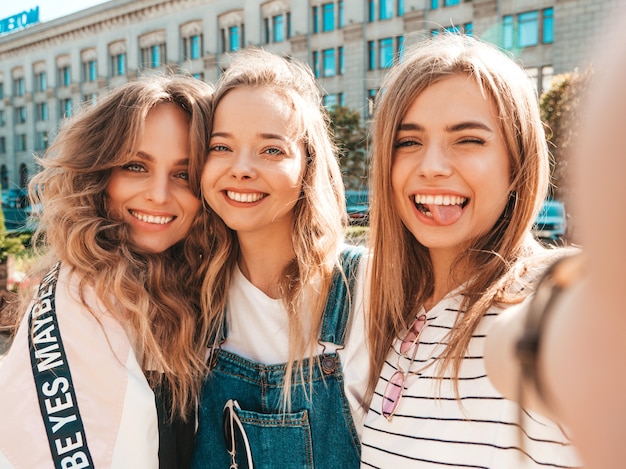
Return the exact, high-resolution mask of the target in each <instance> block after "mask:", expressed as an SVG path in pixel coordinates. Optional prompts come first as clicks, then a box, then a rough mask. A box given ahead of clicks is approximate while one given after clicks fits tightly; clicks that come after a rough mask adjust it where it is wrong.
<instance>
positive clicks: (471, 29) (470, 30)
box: [463, 22, 474, 36]
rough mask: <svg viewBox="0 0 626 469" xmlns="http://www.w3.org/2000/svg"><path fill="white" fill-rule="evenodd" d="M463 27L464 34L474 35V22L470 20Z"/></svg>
mask: <svg viewBox="0 0 626 469" xmlns="http://www.w3.org/2000/svg"><path fill="white" fill-rule="evenodd" d="M463 29H464V30H465V34H467V35H468V36H473V35H474V23H472V22H469V23H465V24H464V25H463Z"/></svg>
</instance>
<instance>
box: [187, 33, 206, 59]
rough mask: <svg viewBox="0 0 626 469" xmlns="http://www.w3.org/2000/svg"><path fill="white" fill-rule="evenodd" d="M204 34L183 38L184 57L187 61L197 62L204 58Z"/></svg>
mask: <svg viewBox="0 0 626 469" xmlns="http://www.w3.org/2000/svg"><path fill="white" fill-rule="evenodd" d="M202 39H203V38H202V34H195V35H193V36H189V37H185V38H183V56H184V57H185V58H186V59H190V60H197V59H199V58H200V57H202V42H203V41H202Z"/></svg>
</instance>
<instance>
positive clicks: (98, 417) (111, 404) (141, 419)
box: [0, 267, 159, 469]
mask: <svg viewBox="0 0 626 469" xmlns="http://www.w3.org/2000/svg"><path fill="white" fill-rule="evenodd" d="M78 284H79V279H78V277H77V276H76V275H72V276H70V275H69V269H67V268H65V267H62V268H61V271H60V274H59V278H58V282H57V287H56V293H55V303H56V316H57V320H58V326H59V331H60V335H61V340H62V341H63V347H64V348H65V353H66V356H67V363H68V364H69V368H70V372H71V376H72V381H73V383H74V388H75V393H76V399H77V401H78V406H79V411H80V416H81V417H82V421H83V424H84V430H85V435H86V437H87V444H88V445H89V451H90V453H91V456H92V458H93V462H94V466H95V467H108V468H114V469H115V468H128V467H132V468H142V469H144V468H145V469H151V468H158V466H159V459H158V451H159V429H158V420H157V411H156V406H155V400H154V394H153V392H152V390H151V389H150V386H149V385H148V382H147V380H146V378H145V376H144V373H143V371H142V370H141V367H140V366H139V363H138V362H137V360H136V358H135V354H134V352H133V348H132V346H131V343H130V341H129V339H128V336H127V334H126V332H125V331H124V329H123V327H122V326H121V324H120V323H119V322H118V321H117V320H115V319H114V318H113V317H112V316H111V315H110V314H109V313H108V311H106V310H104V309H103V308H102V306H101V305H100V303H99V302H98V300H97V299H96V298H95V295H94V294H93V291H92V290H91V289H89V288H87V289H86V290H85V292H84V293H85V300H86V302H87V303H88V304H89V305H90V306H91V308H92V309H93V311H94V314H96V315H97V319H96V317H95V316H94V315H92V314H91V313H89V312H88V311H87V309H86V308H85V306H84V305H83V304H82V303H81V302H80V300H79V292H78ZM46 327H52V326H46ZM43 329H44V328H43V327H42V328H41V330H43ZM29 333H30V331H29V328H28V317H27V315H25V316H24V319H23V321H22V324H21V325H20V328H19V330H18V331H17V335H16V336H15V340H14V341H13V344H12V346H11V349H10V350H9V353H8V354H7V355H6V357H5V358H4V360H3V361H2V363H1V364H0V416H1V417H0V419H1V420H2V424H1V425H0V468H2V469H5V468H6V469H9V468H14V467H16V468H17V467H23V468H35V467H54V464H53V462H52V456H51V453H50V448H49V446H48V439H47V436H46V430H45V426H44V423H43V419H42V415H41V411H40V409H39V403H38V397H37V390H36V388H35V382H34V379H33V373H32V371H31V363H30V352H29V346H28V334H29ZM41 334H45V333H44V332H41ZM35 337H37V336H35ZM44 339H45V335H43V336H42V343H44V345H46V346H50V345H52V346H56V342H48V343H45V341H44ZM59 389H61V388H60V387H59ZM44 397H45V395H44ZM49 401H50V404H51V405H52V406H58V407H59V408H61V407H63V406H64V405H65V404H66V403H67V402H68V398H67V395H66V394H63V393H58V394H55V395H54V396H51V397H49ZM68 443H70V442H67V441H62V442H60V444H61V445H63V446H67V445H68ZM70 446H71V445H70ZM68 454H70V453H68ZM68 467H70V466H68Z"/></svg>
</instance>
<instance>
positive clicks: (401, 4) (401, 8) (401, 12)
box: [397, 0, 404, 16]
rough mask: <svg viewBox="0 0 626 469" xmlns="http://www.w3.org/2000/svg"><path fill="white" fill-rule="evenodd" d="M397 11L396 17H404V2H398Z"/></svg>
mask: <svg viewBox="0 0 626 469" xmlns="http://www.w3.org/2000/svg"><path fill="white" fill-rule="evenodd" d="M397 9H398V16H404V0H398V3H397Z"/></svg>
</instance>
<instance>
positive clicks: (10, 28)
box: [0, 7, 39, 35]
mask: <svg viewBox="0 0 626 469" xmlns="http://www.w3.org/2000/svg"><path fill="white" fill-rule="evenodd" d="M37 23H39V7H35V8H31V9H30V11H23V12H21V13H18V14H17V15H13V16H9V17H8V18H4V19H2V20H0V35H2V34H6V33H12V32H14V31H18V30H20V29H24V28H25V27H27V26H32V25H33V24H37Z"/></svg>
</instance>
